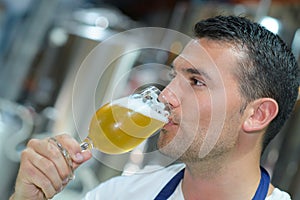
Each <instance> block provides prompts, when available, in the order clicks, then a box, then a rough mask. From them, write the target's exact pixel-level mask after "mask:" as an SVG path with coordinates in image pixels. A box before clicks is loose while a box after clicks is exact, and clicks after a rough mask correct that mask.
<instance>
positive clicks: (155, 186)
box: [84, 164, 291, 200]
mask: <svg viewBox="0 0 300 200" xmlns="http://www.w3.org/2000/svg"><path fill="white" fill-rule="evenodd" d="M184 167H185V165H184V164H175V165H171V166H169V167H166V168H162V169H159V170H153V169H151V170H150V169H149V168H145V169H144V170H143V171H140V172H139V173H137V174H134V175H130V176H118V177H114V178H112V179H110V180H108V181H106V182H104V183H102V184H100V185H99V186H98V187H96V188H95V189H93V190H92V191H90V192H88V193H87V195H86V196H85V198H84V200H102V199H103V200H125V199H126V200H127V199H130V200H153V199H154V198H155V197H156V195H157V194H158V193H159V192H160V190H161V189H162V188H163V187H164V186H165V185H166V184H167V182H168V181H169V180H170V179H171V178H172V177H173V176H174V175H175V174H177V173H178V172H179V171H180V170H181V169H183V168H184ZM169 200H184V197H183V193H182V190H181V182H180V184H179V185H178V186H177V188H176V190H175V191H174V193H173V194H172V195H171V196H170V197H169ZM265 200H291V197H290V196H289V194H287V193H286V192H283V191H281V190H279V189H278V188H276V189H275V190H274V191H273V192H272V194H271V195H270V196H268V197H267V198H266V199H265Z"/></svg>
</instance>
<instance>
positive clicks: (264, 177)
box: [252, 167, 270, 200]
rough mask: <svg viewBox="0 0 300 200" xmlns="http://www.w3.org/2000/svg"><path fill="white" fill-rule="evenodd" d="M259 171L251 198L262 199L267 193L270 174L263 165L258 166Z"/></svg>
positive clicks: (254, 199)
mask: <svg viewBox="0 0 300 200" xmlns="http://www.w3.org/2000/svg"><path fill="white" fill-rule="evenodd" d="M260 173H261V175H260V176H261V178H260V182H259V185H258V188H257V190H256V192H255V195H254V197H253V198H252V200H262V199H265V198H266V197H267V195H268V190H269V185H270V176H269V174H268V172H267V170H265V169H264V168H263V167H260Z"/></svg>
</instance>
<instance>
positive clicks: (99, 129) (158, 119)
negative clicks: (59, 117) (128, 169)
mask: <svg viewBox="0 0 300 200" xmlns="http://www.w3.org/2000/svg"><path fill="white" fill-rule="evenodd" d="M166 122H167V119H166V116H163V115H162V114H159V113H158V112H156V111H154V110H153V109H152V108H150V107H149V105H147V104H145V103H144V102H142V99H140V98H136V99H135V98H132V97H125V98H122V99H119V100H116V101H114V102H112V103H108V104H105V105H104V106H102V107H101V108H100V109H99V110H98V111H97V112H96V113H95V114H94V116H93V117H92V120H91V122H90V127H89V134H88V137H87V138H86V139H85V140H84V142H85V143H88V144H89V147H88V148H96V149H98V150H100V151H102V152H104V153H108V154H120V153H125V152H128V151H130V150H132V149H134V148H135V147H136V146H138V145H139V144H140V143H142V142H143V141H144V140H145V139H147V138H148V137H150V136H151V135H152V134H153V133H154V132H156V131H157V130H158V129H160V128H161V127H162V126H163V125H164V124H165V123H166Z"/></svg>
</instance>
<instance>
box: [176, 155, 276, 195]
mask: <svg viewBox="0 0 300 200" xmlns="http://www.w3.org/2000/svg"><path fill="white" fill-rule="evenodd" d="M250 156H251V155H250ZM220 159H222V160H218V159H216V160H215V161H214V162H206V161H202V162H199V163H192V164H191V163H186V166H187V167H186V170H185V174H184V179H183V182H182V191H183V195H184V197H185V199H186V200H196V199H197V200H202V199H205V200H216V199H222V200H227V199H228V200H229V199H230V200H235V199H237V200H240V199H251V198H252V197H253V196H254V194H255V192H256V189H257V187H258V185H259V182H260V178H261V172H260V168H259V159H257V158H255V157H253V156H252V157H244V158H240V159H237V160H235V161H231V162H228V160H224V158H220ZM251 159H252V160H251ZM253 159H254V160H253ZM255 160H257V161H255ZM271 192H272V191H271V189H270V191H269V193H271Z"/></svg>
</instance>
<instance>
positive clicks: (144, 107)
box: [111, 97, 168, 123]
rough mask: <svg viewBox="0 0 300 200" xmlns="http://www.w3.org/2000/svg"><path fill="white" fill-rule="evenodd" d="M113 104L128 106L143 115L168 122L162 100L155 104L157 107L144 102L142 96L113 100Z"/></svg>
mask: <svg viewBox="0 0 300 200" xmlns="http://www.w3.org/2000/svg"><path fill="white" fill-rule="evenodd" d="M111 104H112V105H119V106H121V107H125V108H128V109H130V110H133V111H134V112H138V113H140V114H142V115H145V116H147V117H150V118H153V119H156V120H159V121H162V122H164V123H167V122H168V115H166V114H165V112H166V111H165V110H164V107H165V105H164V104H163V103H160V102H158V105H155V108H151V107H150V106H149V105H148V104H147V103H145V102H143V100H142V98H131V97H124V98H121V99H118V100H115V101H112V103H111ZM155 110H157V111H155ZM159 112H161V113H159Z"/></svg>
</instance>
